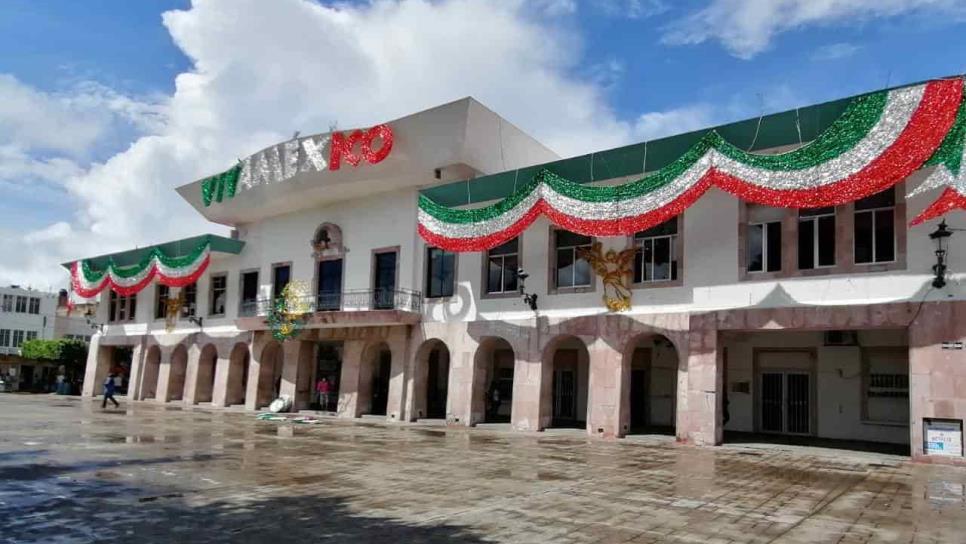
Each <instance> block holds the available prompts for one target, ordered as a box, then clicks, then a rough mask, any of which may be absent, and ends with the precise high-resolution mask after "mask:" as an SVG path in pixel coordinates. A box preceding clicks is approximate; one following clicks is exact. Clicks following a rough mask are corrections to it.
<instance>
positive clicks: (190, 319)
mask: <svg viewBox="0 0 966 544" xmlns="http://www.w3.org/2000/svg"><path fill="white" fill-rule="evenodd" d="M204 319H205V318H203V317H198V316H194V315H192V316H189V317H188V323H194V324H195V325H198V328H199V329H201V328H204V326H203V325H202V323H203V322H204Z"/></svg>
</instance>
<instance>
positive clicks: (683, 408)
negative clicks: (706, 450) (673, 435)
mask: <svg viewBox="0 0 966 544" xmlns="http://www.w3.org/2000/svg"><path fill="white" fill-rule="evenodd" d="M681 351H684V350H683V349H682V350H681ZM678 356H679V357H687V361H688V363H687V375H686V376H682V377H681V378H682V379H680V380H679V382H678V393H677V395H678V412H677V438H678V440H680V441H682V442H688V443H693V444H697V445H703V446H716V445H718V444H721V441H722V439H723V435H724V425H723V423H722V415H723V412H722V398H723V395H722V388H723V387H724V384H723V383H722V382H723V369H724V362H723V361H722V357H721V350H720V349H719V341H718V329H717V325H716V316H715V314H713V313H712V314H701V315H692V316H691V321H690V334H688V346H687V353H686V354H685V353H678Z"/></svg>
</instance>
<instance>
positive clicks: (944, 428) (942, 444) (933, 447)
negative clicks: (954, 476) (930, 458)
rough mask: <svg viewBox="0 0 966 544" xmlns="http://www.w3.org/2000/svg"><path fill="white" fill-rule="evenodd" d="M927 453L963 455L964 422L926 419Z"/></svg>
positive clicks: (952, 455)
mask: <svg viewBox="0 0 966 544" xmlns="http://www.w3.org/2000/svg"><path fill="white" fill-rule="evenodd" d="M925 430H926V436H925V450H926V455H942V456H947V457H962V456H963V422H962V421H954V420H948V419H946V420H936V419H926V420H925Z"/></svg>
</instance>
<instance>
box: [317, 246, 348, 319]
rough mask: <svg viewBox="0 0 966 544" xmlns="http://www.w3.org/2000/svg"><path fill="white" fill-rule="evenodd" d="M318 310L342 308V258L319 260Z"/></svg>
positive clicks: (325, 310) (327, 310)
mask: <svg viewBox="0 0 966 544" xmlns="http://www.w3.org/2000/svg"><path fill="white" fill-rule="evenodd" d="M316 296H317V298H316V307H315V309H316V311H318V312H332V311H337V310H341V309H342V259H326V260H322V261H319V268H318V291H317V294H316Z"/></svg>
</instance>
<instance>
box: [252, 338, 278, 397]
mask: <svg viewBox="0 0 966 544" xmlns="http://www.w3.org/2000/svg"><path fill="white" fill-rule="evenodd" d="M282 366H283V354H282V345H281V344H279V343H278V342H275V341H274V340H273V341H272V342H269V343H268V344H267V345H266V346H265V347H264V348H262V356H261V357H260V358H259V360H258V393H257V396H256V397H255V409H258V408H262V407H265V406H268V405H269V404H271V403H272V401H273V400H275V399H277V398H278V393H279V389H280V388H281V385H282Z"/></svg>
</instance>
